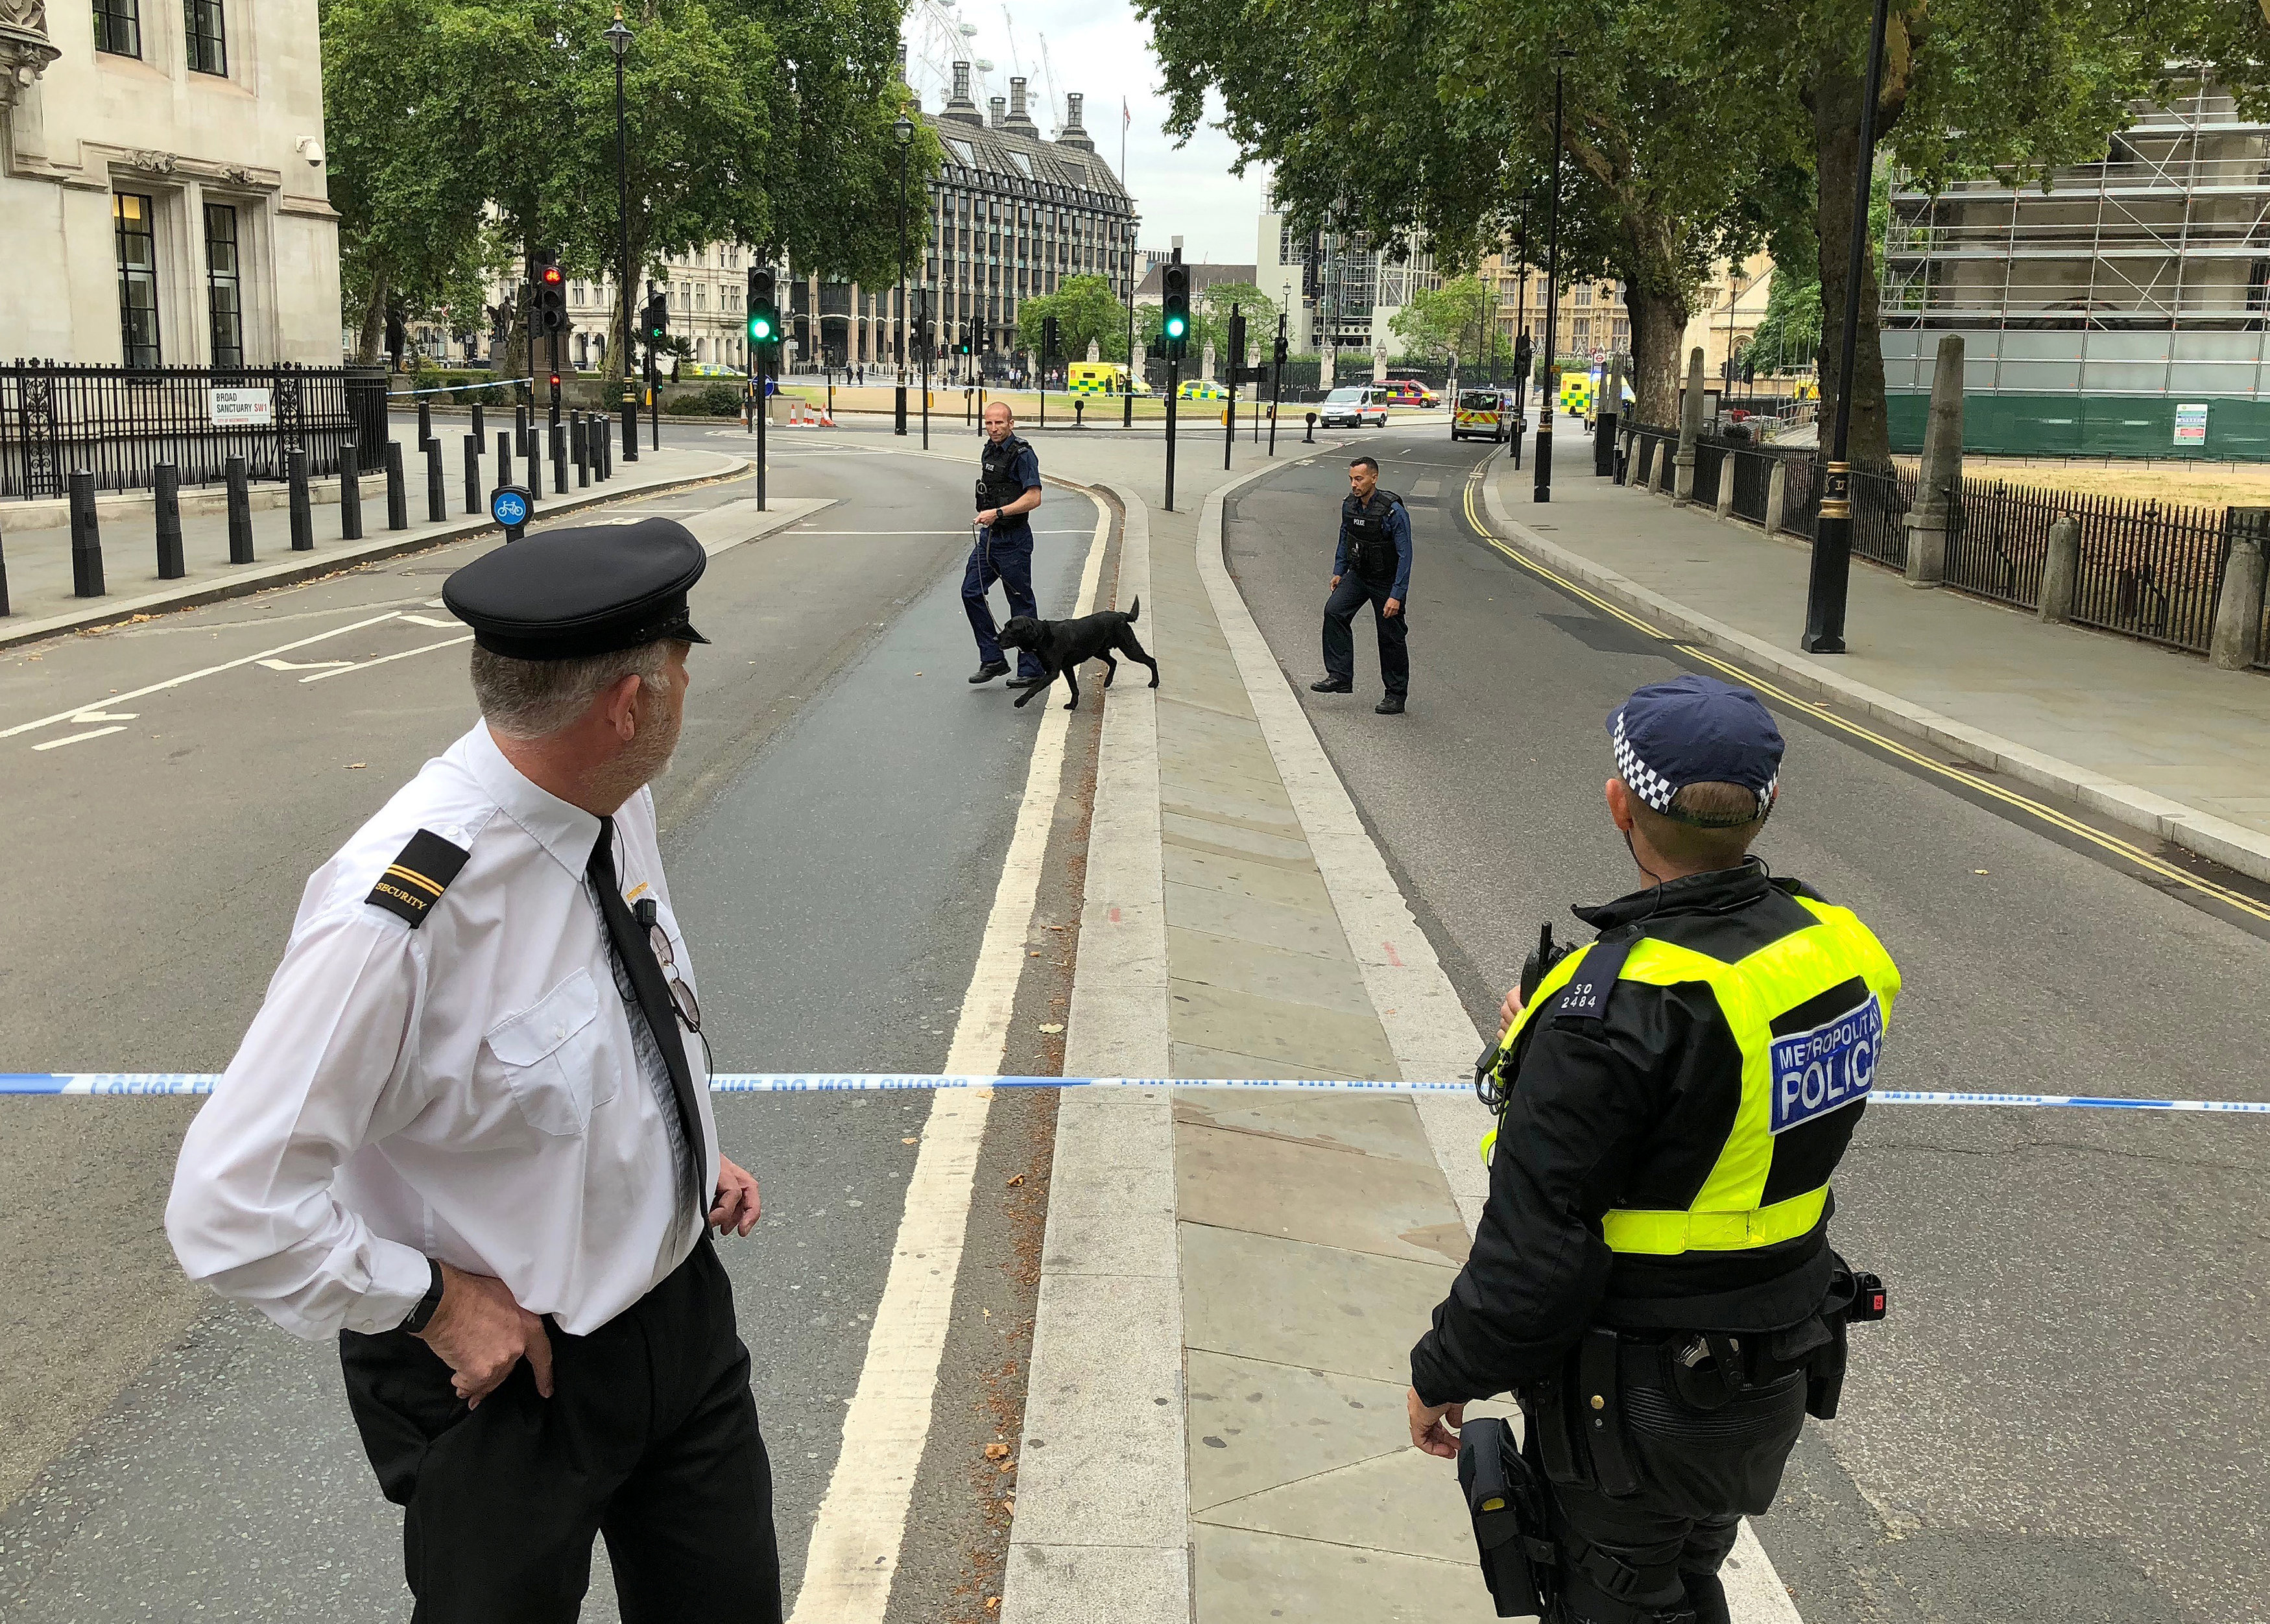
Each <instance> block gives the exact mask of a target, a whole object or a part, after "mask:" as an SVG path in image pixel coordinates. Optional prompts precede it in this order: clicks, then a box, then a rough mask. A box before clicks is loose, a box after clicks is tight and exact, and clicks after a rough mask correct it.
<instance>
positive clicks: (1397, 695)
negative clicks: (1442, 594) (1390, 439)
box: [1309, 456, 1411, 716]
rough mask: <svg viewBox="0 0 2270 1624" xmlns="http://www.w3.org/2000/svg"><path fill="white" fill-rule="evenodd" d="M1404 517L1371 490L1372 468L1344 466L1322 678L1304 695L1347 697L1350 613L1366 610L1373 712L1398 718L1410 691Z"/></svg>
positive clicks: (1391, 498) (1365, 460)
mask: <svg viewBox="0 0 2270 1624" xmlns="http://www.w3.org/2000/svg"><path fill="white" fill-rule="evenodd" d="M1410 595H1411V515H1410V513H1409V511H1408V510H1407V509H1406V508H1405V507H1404V506H1403V499H1402V498H1401V497H1400V496H1398V495H1397V494H1396V493H1394V492H1392V491H1383V490H1381V489H1380V488H1379V463H1378V462H1377V461H1376V460H1375V459H1374V458H1371V457H1369V456H1359V457H1357V458H1356V459H1355V461H1354V462H1353V463H1349V464H1348V493H1347V496H1346V500H1345V501H1342V502H1341V503H1340V534H1339V545H1338V546H1337V548H1336V550H1335V551H1334V552H1333V553H1332V596H1331V597H1327V598H1326V599H1325V600H1324V680H1323V681H1321V682H1312V683H1310V684H1309V692H1310V693H1354V692H1355V634H1354V632H1353V631H1351V630H1350V629H1349V628H1350V626H1351V623H1352V622H1353V621H1354V619H1355V613H1356V611H1357V610H1359V609H1361V608H1362V607H1363V606H1364V605H1365V604H1370V605H1371V608H1372V618H1373V619H1374V620H1376V622H1377V623H1378V626H1379V675H1380V679H1381V682H1382V685H1383V686H1384V687H1385V688H1386V690H1387V695H1386V697H1385V698H1384V699H1383V700H1381V701H1379V703H1378V704H1377V705H1376V706H1375V707H1373V708H1374V709H1375V710H1376V711H1377V712H1378V713H1379V714H1380V715H1381V716H1401V715H1402V714H1403V701H1404V700H1405V699H1406V696H1407V695H1408V694H1409V693H1410V691H1411V650H1410V647H1409V641H1410V635H1411V632H1410V624H1411V623H1410V616H1409V615H1408V614H1407V613H1406V605H1407V604H1408V603H1409V601H1410Z"/></svg>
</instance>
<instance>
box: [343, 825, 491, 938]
mask: <svg viewBox="0 0 2270 1624" xmlns="http://www.w3.org/2000/svg"><path fill="white" fill-rule="evenodd" d="M471 855H472V854H471V852H469V851H467V850H466V849H464V847H462V846H453V845H451V844H450V843H449V842H448V841H445V840H443V839H442V838H441V836H440V835H438V834H434V831H433V830H431V829H420V830H419V831H418V833H417V834H413V835H412V836H411V837H410V843H409V844H408V845H407V846H404V848H403V849H402V855H401V856H398V857H397V858H395V860H394V861H393V862H391V863H389V864H387V865H386V872H385V873H383V874H381V875H380V876H379V877H378V884H376V885H375V886H372V887H371V888H370V894H369V895H368V896H367V897H365V898H364V899H363V901H366V902H367V903H369V904H370V905H371V906H372V907H374V908H385V909H386V910H387V911H388V912H389V913H391V914H395V915H398V916H400V917H402V918H404V919H406V920H408V921H409V922H410V928H411V929H412V930H413V931H414V930H416V929H417V928H418V927H419V925H421V924H424V923H426V915H427V910H429V909H430V908H432V907H433V906H434V903H436V902H438V901H441V893H442V892H444V891H446V890H448V889H449V882H450V881H451V880H453V879H456V877H457V871H458V870H460V869H462V868H464V866H465V859H466V858H467V857H469V856H471Z"/></svg>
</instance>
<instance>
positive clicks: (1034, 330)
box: [1017, 277, 1127, 362]
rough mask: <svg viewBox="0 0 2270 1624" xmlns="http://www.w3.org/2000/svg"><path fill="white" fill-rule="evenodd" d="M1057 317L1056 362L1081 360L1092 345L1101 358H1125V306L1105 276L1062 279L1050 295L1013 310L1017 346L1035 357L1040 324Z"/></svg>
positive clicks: (1032, 300) (1023, 303)
mask: <svg viewBox="0 0 2270 1624" xmlns="http://www.w3.org/2000/svg"><path fill="white" fill-rule="evenodd" d="M1051 315H1053V316H1054V317H1056V318H1057V359H1058V360H1062V361H1066V362H1071V361H1084V360H1087V346H1088V345H1089V343H1090V342H1091V341H1092V342H1094V344H1095V345H1096V346H1097V348H1098V350H1099V352H1101V354H1102V357H1103V359H1104V360H1108V361H1124V360H1126V359H1127V307H1126V306H1125V305H1124V304H1122V303H1120V302H1119V296H1118V295H1117V294H1116V293H1113V292H1112V291H1111V282H1110V279H1109V278H1106V277H1066V278H1065V279H1064V280H1063V282H1062V283H1060V284H1058V285H1057V291H1056V292H1055V293H1044V294H1042V296H1041V297H1040V298H1038V299H1027V300H1024V301H1023V302H1022V303H1021V304H1020V305H1019V306H1018V307H1017V347H1018V348H1019V349H1020V350H1025V351H1028V352H1031V353H1033V354H1035V355H1037V354H1039V353H1040V350H1041V321H1042V318H1043V317H1045V316H1051Z"/></svg>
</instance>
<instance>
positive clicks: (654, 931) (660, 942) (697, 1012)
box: [631, 896, 708, 1048]
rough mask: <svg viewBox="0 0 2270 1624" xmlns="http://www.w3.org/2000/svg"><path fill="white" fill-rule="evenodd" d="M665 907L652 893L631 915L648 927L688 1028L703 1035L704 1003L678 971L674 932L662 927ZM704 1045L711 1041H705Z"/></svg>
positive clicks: (658, 958)
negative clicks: (656, 901) (658, 904)
mask: <svg viewBox="0 0 2270 1624" xmlns="http://www.w3.org/2000/svg"><path fill="white" fill-rule="evenodd" d="M661 912H662V910H661V909H660V908H657V906H656V905H655V900H654V899H653V898H652V897H650V896H649V897H641V898H640V899H639V901H638V906H637V907H635V908H633V909H631V917H632V918H634V919H635V920H637V921H638V922H639V923H641V924H642V925H644V926H645V927H646V934H647V940H648V941H649V942H650V943H652V944H653V946H654V956H655V961H656V962H657V963H658V964H660V965H661V966H662V976H663V980H664V981H665V982H667V983H669V984H670V1001H671V1003H673V1004H675V1005H678V1018H679V1020H682V1021H684V1022H685V1023H686V1030H687V1031H688V1032H691V1033H693V1034H695V1035H696V1036H699V1035H700V1034H701V1001H700V1000H699V999H697V998H696V997H694V989H693V988H691V987H689V986H687V985H686V980H685V978H684V977H683V976H681V975H679V973H678V955H677V954H676V953H672V952H671V947H670V932H669V931H665V930H664V929H663V928H662V920H661V918H660V915H661ZM703 1047H704V1048H707V1047H708V1045H707V1044H706V1043H705V1044H704V1045H703Z"/></svg>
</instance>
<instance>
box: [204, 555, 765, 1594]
mask: <svg viewBox="0 0 2270 1624" xmlns="http://www.w3.org/2000/svg"><path fill="white" fill-rule="evenodd" d="M705 562H706V554H705V553H704V552H703V551H702V548H701V543H699V542H698V541H696V540H695V539H694V537H693V536H692V535H691V534H689V533H688V532H687V531H686V529H685V527H684V526H682V525H680V524H679V523H676V522H675V521H673V520H669V519H648V520H646V521H644V522H642V523H639V524H636V525H634V526H631V527H630V528H628V529H619V528H611V527H597V526H595V527H588V528H577V529H570V530H554V531H553V532H551V533H550V534H548V535H544V536H538V537H535V538H530V539H528V540H524V541H521V542H518V543H516V544H515V545H511V546H508V547H499V548H497V549H495V550H494V551H493V552H488V553H486V554H484V555H483V556H482V557H480V558H478V559H476V560H473V561H472V562H471V563H470V564H468V565H466V566H465V567H464V568H462V569H460V570H458V571H457V572H456V574H455V575H451V576H450V577H449V581H448V582H446V583H445V584H444V586H443V588H442V596H443V598H444V599H445V601H446V602H447V603H448V604H449V607H450V609H451V610H452V611H453V612H455V613H456V615H457V617H458V618H459V619H462V620H464V622H465V623H466V624H467V625H469V626H470V627H472V629H473V640H474V651H473V655H472V687H473V696H474V698H475V699H476V700H477V701H478V702H479V705H480V709H481V716H482V719H481V720H480V721H479V722H478V723H475V724H474V726H473V728H472V729H471V731H469V732H467V733H466V734H465V735H464V737H463V738H459V739H458V740H457V741H456V743H455V744H454V745H450V746H449V749H448V750H447V751H446V752H444V753H442V754H441V755H440V756H438V757H437V758H435V759H434V760H430V761H428V762H427V763H426V765H425V767H424V768H423V769H422V770H420V772H419V775H418V776H417V777H416V778H415V779H414V780H412V782H411V783H410V784H409V785H407V786H406V787H405V788H404V789H403V790H400V791H398V792H397V794H396V795H395V796H394V797H393V798H392V799H391V800H390V801H389V802H388V803H387V805H385V806H384V807H383V808H382V809H381V810H380V811H379V812H377V814H376V815H375V816H374V817H373V818H372V819H370V820H369V821H368V822H367V823H366V824H364V825H363V827H361V828H360V829H359V830H357V831H356V833H355V834H353V835H352V837H351V838H350V839H349V840H348V842H346V844H345V846H343V847H342V848H340V849H339V850H338V853H337V854H336V855H335V856H332V857H331V859H330V861H329V862H327V863H326V864H323V867H322V868H320V869H318V870H317V871H315V875H314V876H313V878H312V879H309V881H308V886H307V889H306V891H305V893H304V894H302V896H301V899H300V912H299V916H298V918H297V919H296V920H295V921H294V922H293V928H292V935H291V940H290V943H289V945H287V946H286V949H285V952H284V961H283V963H282V965H281V966H280V967H279V968H278V970H277V972H276V975H275V977H274V979H273V980H272V981H271V983H269V988H268V994H267V997H266V999H265V1001H264V1002H263V1004H262V1005H261V1008H260V1011H259V1013H258V1014H257V1015H256V1016H255V1017H254V1019H253V1022H252V1026H251V1029H250V1030H249V1031H248V1032H247V1033H246V1034H245V1036H244V1041H243V1043H242V1045H241V1047H240V1048H239V1049H238V1050H237V1054H236V1057H235V1059H234V1061H232V1062H231V1063H230V1064H229V1068H228V1071H227V1073H226V1075H225V1076H224V1077H223V1078H222V1079H221V1081H220V1084H219V1087H218V1088H217V1089H216V1091H215V1093H214V1094H213V1097H212V1099H211V1101H210V1102H208V1103H207V1105H206V1106H205V1108H204V1110H203V1111H201V1112H200V1113H199V1114H198V1116H197V1120H196V1121H195V1122H193V1123H191V1124H190V1126H189V1134H188V1137H187V1138H186V1139H185V1140H184V1142H183V1144H182V1154H181V1161H180V1163H179V1166H178V1167H177V1168H176V1169H175V1172H174V1189H173V1196H172V1199H171V1200H170V1202H169V1203H168V1204H167V1210H166V1228H167V1235H168V1236H169V1237H170V1238H171V1239H172V1241H173V1243H174V1252H175V1254H176V1255H177V1256H178V1257H180V1259H181V1261H182V1266H183V1268H184V1269H186V1270H187V1271H188V1272H189V1276H190V1278H192V1279H197V1280H202V1281H205V1282H207V1283H209V1284H211V1286H213V1287H215V1288H216V1289H218V1290H219V1292H221V1293H222V1294H224V1295H226V1296H229V1297H234V1298H235V1299H237V1300H238V1301H244V1302H249V1303H251V1304H252V1305H253V1306H255V1307H256V1308H258V1309H260V1310H261V1311H262V1312H263V1313H265V1314H266V1315H267V1316H269V1317H270V1318H271V1319H273V1320H275V1321H276V1322H277V1323H278V1324H280V1325H282V1326H283V1327H284V1328H285V1329H286V1330H287V1331H292V1332H293V1333H294V1334H296V1335H299V1336H302V1337H307V1338H309V1339H315V1338H336V1339H338V1344H339V1357H340V1362H341V1364H342V1366H343V1368H344V1370H345V1384H346V1392H347V1404H348V1407H349V1409H350V1410H351V1411H352V1413H353V1415H354V1419H355V1424H356V1426H357V1427H358V1428H359V1429H360V1433H361V1435H362V1442H363V1447H364V1450H365V1452H366V1453H367V1455H368V1457H369V1458H370V1464H371V1466H372V1469H373V1470H374V1472H375V1473H376V1474H377V1477H378V1482H379V1487H380V1488H381V1489H382V1491H383V1492H384V1494H386V1496H387V1498H388V1499H389V1500H391V1501H393V1502H396V1503H397V1505H400V1506H402V1507H403V1508H404V1513H405V1515H404V1523H403V1547H404V1558H405V1562H404V1566H405V1568H406V1574H407V1578H408V1581H409V1584H410V1589H411V1591H412V1593H413V1594H414V1595H415V1597H416V1598H417V1609H416V1613H415V1617H416V1619H417V1620H419V1624H442V1621H446V1620H464V1624H493V1621H494V1620H507V1619H509V1620H528V1621H530V1624H552V1621H554V1620H557V1621H558V1624H567V1621H568V1620H574V1619H575V1618H576V1617H577V1615H578V1613H579V1612H580V1611H581V1607H582V1598H583V1592H584V1590H585V1588H586V1585H587V1583H588V1581H589V1578H590V1562H591V1541H592V1536H593V1534H594V1533H595V1532H596V1533H599V1534H604V1535H605V1538H606V1541H607V1553H608V1556H609V1559H610V1561H611V1562H612V1567H613V1569H614V1579H615V1587H616V1590H617V1592H618V1594H619V1597H620V1599H621V1605H622V1612H623V1616H624V1617H625V1618H626V1619H710V1618H723V1617H731V1618H736V1619H740V1618H746V1619H752V1620H768V1621H771V1624H777V1621H778V1620H779V1619H780V1617H781V1590H780V1566H779V1557H778V1552H777V1547H776V1546H775V1539H774V1531H773V1520H772V1474H771V1468H770V1466H769V1465H768V1461H767V1458H766V1454H765V1446H764V1440H763V1438H762V1437H761V1436H760V1434H759V1432H758V1427H757V1410H756V1402H755V1400H754V1398H753V1397H752V1395H751V1393H750V1390H749V1354H748V1350H747V1349H746V1347H744V1346H742V1344H741V1339H740V1338H739V1336H738V1333H737V1331H736V1330H735V1326H734V1317H733V1294H732V1288H731V1284H730V1283H729V1282H728V1280H727V1279H726V1276H725V1272H724V1269H723V1265H722V1264H720V1263H719V1262H718V1259H717V1254H716V1250H715V1249H714V1246H713V1244H712V1242H711V1241H710V1238H709V1235H708V1230H709V1229H710V1228H711V1227H715V1228H716V1230H717V1231H718V1232H719V1233H720V1234H723V1233H724V1232H725V1231H727V1230H732V1231H736V1232H738V1233H739V1234H741V1235H747V1234H748V1233H749V1231H750V1229H751V1227H753V1225H754V1224H755V1223H756V1221H757V1217H758V1210H759V1209H758V1195H757V1185H756V1181H755V1180H754V1179H753V1178H751V1177H750V1176H749V1175H747V1174H746V1173H745V1172H743V1171H742V1170H741V1169H740V1168H738V1167H736V1166H734V1165H733V1163H732V1162H731V1161H728V1160H727V1159H726V1158H725V1157H724V1156H723V1154H722V1153H721V1152H720V1150H719V1146H718V1137H717V1127H716V1121H715V1119H714V1118H713V1117H712V1116H711V1114H710V1109H709V1090H708V1049H707V1048H706V1045H705V1043H704V1042H697V1041H696V1039H697V1037H698V1035H699V1034H700V1033H701V1004H700V1002H699V1000H698V998H697V997H696V994H695V990H694V967H693V961H692V958H691V955H690V954H689V953H688V952H687V949H686V938H685V937H684V936H683V934H682V933H681V932H680V931H679V925H678V922H677V918H676V916H675V915H674V914H673V913H672V911H671V896H670V886H669V883H668V881H667V880H666V879H664V875H663V871H662V857H661V853H660V851H659V849H657V845H656V840H655V811H654V796H653V792H652V791H651V790H649V789H648V788H647V787H646V786H647V785H648V783H649V781H650V780H652V779H653V778H655V777H657V776H658V775H660V774H661V773H662V772H663V771H664V768H666V767H667V766H668V764H669V760H670V756H671V751H672V749H673V748H674V747H675V746H676V744H677V741H678V736H679V725H680V723H681V721H682V719H683V716H684V707H685V698H686V686H687V676H686V656H687V654H688V653H689V652H690V651H691V649H692V648H693V646H694V644H696V643H700V642H703V641H707V640H706V639H704V638H703V637H702V636H701V634H700V633H699V632H697V631H695V630H694V627H693V624H692V622H691V620H690V619H688V612H687V607H686V593H687V591H688V590H690V589H691V588H692V587H693V585H694V582H695V581H696V580H697V579H698V578H699V577H700V575H701V570H702V566H703V564H704V563H705Z"/></svg>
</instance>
